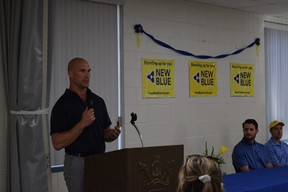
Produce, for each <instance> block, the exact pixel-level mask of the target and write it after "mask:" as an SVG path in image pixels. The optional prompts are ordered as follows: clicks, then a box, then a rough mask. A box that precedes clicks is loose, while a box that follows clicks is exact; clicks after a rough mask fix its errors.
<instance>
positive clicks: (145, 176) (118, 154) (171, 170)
mask: <svg viewBox="0 0 288 192" xmlns="http://www.w3.org/2000/svg"><path fill="white" fill-rule="evenodd" d="M183 150H184V148H183V145H173V146H159V147H143V148H130V149H121V150H118V151H112V152H108V153H104V154H99V155H94V156H90V157H86V159H85V192H102V191H103V192H116V191H117V192H175V191H176V189H177V184H178V172H179V170H180V167H181V166H182V164H183Z"/></svg>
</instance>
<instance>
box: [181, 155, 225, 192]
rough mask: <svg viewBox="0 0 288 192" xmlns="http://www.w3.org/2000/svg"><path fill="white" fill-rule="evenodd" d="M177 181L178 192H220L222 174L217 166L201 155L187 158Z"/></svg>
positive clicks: (214, 162)
mask: <svg viewBox="0 0 288 192" xmlns="http://www.w3.org/2000/svg"><path fill="white" fill-rule="evenodd" d="M178 179H179V185H178V192H221V191H222V172H221V169H220V167H219V164H218V163H217V161H215V160H213V159H208V158H207V157H205V156H202V155H190V156H187V159H186V163H185V164H183V166H182V167H181V170H180V172H179V177H178Z"/></svg>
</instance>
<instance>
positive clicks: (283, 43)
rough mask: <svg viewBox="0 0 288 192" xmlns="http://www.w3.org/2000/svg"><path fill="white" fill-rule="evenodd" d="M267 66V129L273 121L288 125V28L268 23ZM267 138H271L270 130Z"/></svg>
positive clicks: (284, 135)
mask: <svg viewBox="0 0 288 192" xmlns="http://www.w3.org/2000/svg"><path fill="white" fill-rule="evenodd" d="M265 65H266V68H265V69H266V82H265V83H266V106H267V108H266V110H267V118H266V119H267V126H266V127H268V126H269V123H270V122H271V121H273V120H279V121H282V122H284V123H285V124H286V125H288V124H287V123H288V121H287V117H288V102H287V98H288V83H287V82H288V26H285V25H277V24H273V23H266V28H265ZM284 129H286V131H284V132H283V137H282V139H283V140H287V139H288V129H287V126H286V128H285V127H284ZM267 137H268V138H269V137H270V134H269V130H268V129H267ZM268 138H267V139H268Z"/></svg>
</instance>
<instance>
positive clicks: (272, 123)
mask: <svg viewBox="0 0 288 192" xmlns="http://www.w3.org/2000/svg"><path fill="white" fill-rule="evenodd" d="M279 124H280V125H281V126H284V125H285V124H284V123H283V122H281V121H277V120H275V121H271V123H270V125H269V130H270V129H271V128H273V127H275V126H276V125H279Z"/></svg>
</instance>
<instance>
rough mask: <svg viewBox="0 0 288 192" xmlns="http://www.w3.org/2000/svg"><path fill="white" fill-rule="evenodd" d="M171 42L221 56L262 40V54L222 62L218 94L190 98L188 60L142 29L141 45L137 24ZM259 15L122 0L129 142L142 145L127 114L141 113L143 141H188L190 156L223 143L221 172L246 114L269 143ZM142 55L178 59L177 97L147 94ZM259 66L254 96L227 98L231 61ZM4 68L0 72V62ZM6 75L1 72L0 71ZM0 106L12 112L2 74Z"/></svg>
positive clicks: (1, 156)
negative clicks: (145, 94) (135, 28)
mask: <svg viewBox="0 0 288 192" xmlns="http://www.w3.org/2000/svg"><path fill="white" fill-rule="evenodd" d="M135 24H141V25H142V26H143V28H144V30H145V31H146V32H148V33H150V34H153V35H154V36H155V37H156V38H158V39H160V40H162V41H164V42H167V43H168V44H170V45H172V46H174V47H176V48H179V49H182V50H186V51H188V52H191V53H194V54H203V55H219V54H223V53H230V52H232V51H235V50H237V49H240V48H242V47H245V46H246V45H248V44H250V43H251V42H252V41H254V39H255V38H256V37H259V38H260V39H261V41H262V42H261V46H260V54H259V57H257V56H256V49H255V47H253V48H250V49H248V50H245V51H244V52H242V53H241V54H239V55H236V56H231V57H228V58H226V59H219V60H216V59H211V60H209V61H215V62H217V79H218V95H217V97H203V98H201V97H189V79H188V61H189V60H198V59H195V58H193V57H187V56H181V55H179V54H177V53H175V52H173V51H171V50H168V49H165V48H163V47H160V46H159V45H156V44H155V43H154V42H152V40H151V39H149V38H148V37H147V36H145V35H144V34H142V35H141V46H140V47H137V43H136V34H135V32H134V29H133V27H134V25H135ZM263 25H264V18H263V17H262V16H259V15H256V14H251V13H245V12H238V11H234V10H229V9H223V8H217V7H211V6H205V5H200V4H193V3H189V2H187V1H184V0H157V1H156V0H145V1H144V0H125V5H124V96H125V98H124V100H125V101H124V102H125V104H124V107H125V114H124V115H125V121H123V122H125V130H124V131H125V134H126V137H125V139H126V141H125V142H126V147H129V148H130V147H139V146H141V143H140V140H139V138H138V135H137V133H136V131H135V130H134V128H133V127H132V126H131V125H130V113H131V112H136V113H137V115H138V120H137V121H136V124H137V126H138V128H139V129H140V131H141V133H142V135H143V139H144V145H145V146H158V145H159V146H161V145H174V144H184V152H185V155H187V154H191V153H203V151H204V145H205V141H207V142H208V144H209V145H210V146H211V145H212V144H213V145H214V147H215V148H216V149H217V148H218V147H219V146H220V145H226V146H227V147H228V148H229V151H228V152H227V153H226V154H225V160H226V163H227V164H226V165H224V166H223V170H224V171H225V172H227V173H232V172H234V170H233V168H232V165H231V152H232V150H233V147H234V145H235V144H236V143H237V142H238V141H239V140H240V139H241V138H242V128H241V124H242V122H243V121H244V120H245V119H246V118H255V119H256V120H257V121H258V123H259V129H260V131H259V133H258V135H257V140H258V141H259V142H265V138H266V135H265V134H266V131H265V124H266V122H265V84H264V82H265V81H264V78H265V68H264V66H265V65H264V55H263V51H264V47H263V44H264V43H263V41H264V40H263V31H264V29H263ZM141 58H157V59H158V58H159V59H174V60H175V88H176V97H175V98H169V99H167V98H166V99H164V98H161V99H143V98H142V81H141V75H142V73H141ZM230 62H234V63H245V64H246V63H248V64H254V65H255V96H254V97H230V71H229V63H230ZM0 69H2V68H1V67H0ZM0 72H1V73H2V71H0ZM0 81H1V82H0V89H1V90H3V91H1V92H0V100H1V102H0V105H1V106H0V107H1V109H7V106H6V103H5V102H6V100H5V95H4V85H3V76H2V75H1V79H0ZM6 117H7V114H6V112H5V110H1V112H0V122H1V124H0V133H1V134H0V146H1V147H0V192H4V191H6V178H7V176H8V173H7V160H6V157H7V149H6V146H7V145H6V141H7V122H6V120H5V119H6ZM52 178H53V191H54V192H58V191H63V189H64V188H65V186H64V187H63V185H65V184H64V181H63V177H62V173H58V174H53V176H52Z"/></svg>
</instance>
